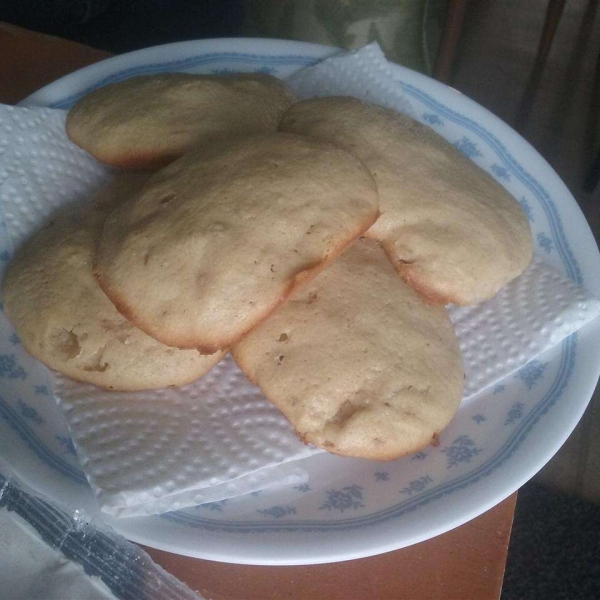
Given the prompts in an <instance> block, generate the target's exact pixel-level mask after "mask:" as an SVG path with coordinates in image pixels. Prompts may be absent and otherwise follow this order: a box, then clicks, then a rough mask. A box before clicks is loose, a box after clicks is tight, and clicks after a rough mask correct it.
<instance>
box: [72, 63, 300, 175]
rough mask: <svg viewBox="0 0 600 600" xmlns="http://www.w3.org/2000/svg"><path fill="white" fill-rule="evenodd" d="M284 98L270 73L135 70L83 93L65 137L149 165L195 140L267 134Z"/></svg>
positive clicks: (106, 159)
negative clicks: (148, 72)
mask: <svg viewBox="0 0 600 600" xmlns="http://www.w3.org/2000/svg"><path fill="white" fill-rule="evenodd" d="M292 99H293V97H292V95H291V92H289V91H288V89H287V88H286V87H285V85H284V84H283V83H282V82H281V81H280V80H279V79H276V78H275V77H271V76H270V75H262V74H237V75H225V76H223V75H190V74H188V73H161V74H157V75H143V76H141V77H133V78H131V79H127V80H126V81H122V82H119V83H114V84H111V85H107V86H105V87H102V88H99V89H97V90H94V91H93V92H90V93H89V94H87V95H86V96H84V97H83V98H82V99H81V100H79V101H78V102H77V103H76V104H75V106H73V108H72V109H71V110H70V111H69V114H68V115H67V125H66V127H67V135H68V136H69V138H70V139H71V141H73V142H74V143H75V144H77V145H78V146H80V147H81V148H83V149H84V150H87V151H88V152H89V153H90V154H91V155H92V156H94V157H95V158H97V159H98V160H99V161H101V162H103V163H106V164H109V165H114V166H116V167H121V168H127V169H147V168H156V167H160V166H164V165H166V164H168V163H169V162H171V161H173V160H175V159H177V158H179V157H180V156H182V155H183V154H185V153H186V152H188V151H189V150H191V149H192V148H194V147H196V146H198V145H200V144H205V143H211V142H214V141H215V140H218V139H222V138H226V137H243V136H248V135H252V134H256V133H263V132H268V131H275V130H276V129H277V124H278V123H279V119H280V117H281V115H282V114H283V112H284V111H285V110H286V109H287V108H288V107H289V106H290V104H291V103H292Z"/></svg>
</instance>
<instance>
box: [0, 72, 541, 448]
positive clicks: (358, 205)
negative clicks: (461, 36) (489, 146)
mask: <svg viewBox="0 0 600 600" xmlns="http://www.w3.org/2000/svg"><path fill="white" fill-rule="evenodd" d="M66 126H67V133H68V135H69V138H70V139H71V140H72V141H73V142H75V143H76V144H77V145H79V146H80V147H82V148H83V149H85V150H87V151H88V152H89V153H90V154H92V155H93V156H94V157H95V158H97V159H98V160H100V161H102V162H104V163H106V164H110V165H113V166H115V167H118V168H119V169H120V170H121V173H120V174H119V175H117V176H116V177H115V179H114V180H113V181H112V182H111V183H110V184H109V185H107V186H106V187H105V188H103V189H101V190H99V191H98V192H97V193H96V195H95V196H94V197H92V198H90V200H89V201H88V202H87V203H86V204H85V205H83V206H78V207H76V208H71V209H69V210H67V211H63V212H62V213H60V214H57V215H55V217H54V218H53V220H51V221H50V222H49V223H48V224H47V225H46V227H45V228H44V229H42V230H41V231H40V232H38V234H37V235H36V236H34V237H33V238H32V239H31V240H30V241H29V242H28V243H27V244H26V245H25V246H24V247H23V248H22V249H21V250H20V252H19V253H18V254H17V256H16V257H15V259H14V261H13V263H12V264H11V265H10V267H9V269H8V272H7V274H6V276H5V279H4V284H3V300H4V308H5V312H6V314H7V315H8V316H9V318H10V319H11V320H12V322H13V324H14V325H15V327H16V329H17V331H18V333H19V335H20V337H21V340H22V342H23V345H24V346H25V348H26V349H27V350H28V351H29V352H30V353H31V354H32V355H33V356H35V357H36V358H38V359H39V360H41V361H42V362H43V363H45V364H46V365H48V366H49V367H50V368H52V369H55V370H57V371H59V372H61V373H64V374H66V375H68V376H70V377H72V378H74V379H77V380H80V381H85V382H89V383H93V384H95V385H98V386H101V387H103V388H106V389H113V390H126V391H133V390H143V389H153V388H159V387H165V386H169V385H174V386H179V385H183V384H185V383H188V382H191V381H194V380H196V379H197V378H199V377H201V376H202V375H203V374H205V373H206V372H207V371H208V370H209V369H211V368H212V367H213V366H214V365H215V364H216V363H217V362H218V361H219V360H220V359H221V358H222V357H223V356H224V355H225V354H226V353H227V352H228V351H229V350H231V352H232V354H233V356H234V358H235V360H236V362H237V363H238V365H239V366H240V368H241V369H242V370H243V371H244V373H245V374H246V375H247V377H248V378H249V379H250V380H251V381H253V382H254V383H256V384H257V385H258V386H260V388H261V389H262V390H263V392H264V393H265V396H266V397H267V398H268V399H269V400H270V401H271V402H272V403H273V404H274V405H275V406H277V407H278V408H279V409H280V410H281V411H282V412H283V413H284V414H285V416H286V417H287V418H288V420H289V421H290V422H291V424H292V425H293V427H294V429H295V430H296V432H297V434H298V435H299V437H300V438H301V439H303V440H305V441H307V442H310V443H312V444H315V445H316V446H319V447H321V448H324V449H325V450H328V451H330V452H333V453H337V454H342V455H347V456H357V457H364V458H370V459H378V460H387V459H393V458H397V457H399V456H403V455H405V454H408V453H411V452H415V451H417V450H418V449H420V448H422V447H424V446H426V445H428V444H430V443H432V442H433V443H435V440H436V438H437V435H438V434H439V432H440V431H441V430H442V429H443V428H444V427H446V425H447V424H448V423H449V421H450V420H451V418H452V416H453V415H454V414H455V412H456V410H457V408H458V405H459V402H460V400H461V397H462V386H463V378H464V375H463V368H462V360H461V355H460V349H459V346H458V341H457V339H456V336H455V334H454V331H453V327H452V324H451V322H450V319H449V317H448V314H447V312H446V309H445V308H444V304H447V303H456V304H462V305H466V304H473V303H476V302H480V301H482V300H485V299H488V298H491V297H492V296H493V295H494V294H495V293H496V292H497V291H498V290H499V289H500V288H501V287H502V286H503V285H505V284H506V283H507V282H508V281H510V280H511V279H513V278H514V277H516V276H518V275H519V274H520V273H521V272H522V271H523V270H524V269H525V268H526V266H527V265H528V263H529V261H530V260H531V255H532V244H531V233H530V230H529V225H528V222H527V219H526V217H525V215H524V214H523V212H522V210H521V208H520V206H519V204H518V202H516V201H515V200H514V199H513V198H512V197H511V196H510V195H509V194H508V193H507V192H506V191H505V190H504V189H503V188H502V187H501V186H500V185H499V184H498V183H497V182H496V181H495V180H493V179H492V178H491V177H490V176H489V175H488V174H487V173H485V172H484V171H482V170H481V169H479V168H478V167H477V166H476V165H475V164H474V163H472V162H471V161H470V160H468V159H467V158H465V157H464V156H463V155H462V154H461V153H460V152H459V151H458V150H457V149H455V148H454V147H453V146H452V145H450V144H449V143H448V142H446V141H445V140H444V139H443V138H441V137H440V136H438V135H437V134H435V133H434V132H433V131H432V130H430V129H428V128H427V127H425V126H423V125H421V124H419V123H417V122H415V121H413V120H411V119H409V118H408V117H406V116H403V115H400V114H399V113H396V112H394V111H391V110H388V109H384V108H381V107H378V106H375V105H371V104H366V103H363V102H360V101H358V100H356V99H354V98H347V97H337V98H321V99H314V100H306V101H302V102H298V103H294V99H293V97H292V95H291V93H290V92H289V91H288V90H287V89H286V88H285V86H284V85H283V84H282V83H281V82H280V81H278V80H277V79H275V78H272V77H269V76H266V75H260V76H254V75H228V76H201V75H189V74H180V73H175V74H162V75H155V76H145V77H137V78H133V79H130V80H127V81H125V82H122V83H118V84H114V85H110V86H106V87H104V88H101V89H99V90H96V91H94V92H92V93H90V94H88V95H87V96H85V97H84V98H83V99H82V100H80V101H79V102H78V103H77V104H76V105H75V106H74V107H73V109H71V111H70V112H69V114H68V117H67V125H66Z"/></svg>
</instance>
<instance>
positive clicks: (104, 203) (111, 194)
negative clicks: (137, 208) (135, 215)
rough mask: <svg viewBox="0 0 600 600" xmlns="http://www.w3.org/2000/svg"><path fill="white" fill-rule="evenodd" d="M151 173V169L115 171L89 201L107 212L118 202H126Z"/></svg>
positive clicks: (140, 187)
mask: <svg viewBox="0 0 600 600" xmlns="http://www.w3.org/2000/svg"><path fill="white" fill-rule="evenodd" d="M152 174H153V171H123V172H121V173H117V174H116V175H115V176H114V177H113V178H112V179H111V180H110V181H109V182H108V183H106V184H105V185H103V186H101V187H100V188H99V189H98V190H96V192H95V193H94V194H92V197H91V198H90V203H91V204H94V205H96V207H98V208H99V209H100V210H104V211H105V212H106V213H107V214H108V213H109V212H110V211H111V210H112V209H114V208H116V207H117V206H118V205H119V204H122V203H123V202H126V201H127V200H129V198H131V197H132V196H134V195H135V194H137V193H138V192H139V191H140V190H141V189H142V187H143V186H144V184H145V183H146V181H148V179H149V178H150V177H151V176H152Z"/></svg>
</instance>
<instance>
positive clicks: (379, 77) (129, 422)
mask: <svg viewBox="0 0 600 600" xmlns="http://www.w3.org/2000/svg"><path fill="white" fill-rule="evenodd" d="M390 79H391V77H390V71H389V65H388V64H387V62H385V59H384V58H383V55H382V54H381V51H380V50H379V48H378V47H377V46H376V45H370V46H367V47H365V48H364V49H362V50H359V51H356V52H353V53H348V54H345V55H341V56H338V57H334V58H332V59H328V60H326V61H324V62H323V63H321V64H320V65H317V66H315V67H310V68H309V69H305V70H304V71H303V72H300V73H298V74H297V75H295V76H293V77H292V79H291V81H290V84H291V86H292V87H293V89H294V91H295V92H296V94H298V95H299V96H300V97H308V96H312V95H334V94H350V95H355V96H358V97H360V98H363V99H366V100H372V101H377V102H379V103H380V104H385V105H388V106H393V107H395V108H398V109H402V110H404V109H406V111H408V112H409V113H410V105H409V104H408V103H407V102H406V101H405V100H404V98H403V97H402V93H401V92H399V91H398V88H397V87H395V86H393V85H391V84H390ZM64 119H65V113H63V112H62V111H56V110H50V109H37V108H36V109H25V108H11V107H6V106H0V133H2V135H3V138H2V139H1V141H0V203H1V207H2V209H3V211H4V216H5V220H6V223H7V230H8V233H9V235H10V237H11V239H12V241H13V244H14V246H15V247H16V246H18V245H19V244H20V243H21V242H22V241H23V239H25V237H26V236H27V235H29V234H30V233H31V232H32V231H33V230H35V229H36V228H38V227H39V226H40V225H42V224H43V222H44V221H45V220H46V219H47V218H48V215H49V214H51V213H52V212H53V211H54V210H55V209H56V207H57V206H60V205H62V204H64V203H66V202H70V201H80V200H81V199H83V198H85V197H87V196H88V195H89V194H90V193H91V192H93V191H94V190H95V189H96V188H97V187H98V186H99V185H100V184H101V183H102V182H103V181H105V180H106V179H107V178H109V177H110V174H111V173H110V170H108V169H106V168H105V167H102V166H101V165H99V164H98V163H97V162H96V161H94V160H93V159H92V158H91V157H89V156H88V155H87V154H86V153H85V152H82V151H81V150H79V149H78V148H76V147H75V146H73V145H72V144H71V143H70V142H69V141H68V139H67V138H66V135H65V133H64ZM450 313H451V317H452V319H453V321H454V323H455V325H456V330H457V334H458V336H459V339H460V343H461V348H462V351H463V356H464V360H465V370H466V374H467V379H466V394H465V397H469V396H472V395H474V394H475V393H477V392H478V391H481V390H482V389H484V388H486V387H488V386H490V385H492V384H494V383H496V382H497V381H498V380H500V379H501V378H503V377H504V376H506V375H508V374H510V373H512V372H514V371H515V370H517V369H518V368H520V367H522V366H523V365H524V364H526V363H527V362H528V361H530V360H531V359H533V358H534V357H535V356H537V355H538V354H539V353H540V352H542V351H543V350H545V349H547V348H549V347H551V346H553V345H555V344H557V343H558V342H560V341H561V340H562V339H563V338H564V337H565V336H566V335H568V334H570V333H571V332H573V331H576V330H577V329H579V328H580V327H582V326H583V325H584V324H585V323H587V322H588V321H590V320H591V319H593V318H594V317H595V316H597V315H598V314H599V313H600V302H599V301H598V300H596V299H595V298H593V297H592V296H591V295H590V294H589V293H587V292H586V291H585V290H584V289H582V288H580V287H578V286H576V285H575V284H573V283H572V282H570V281H568V280H566V279H565V278H564V277H562V276H561V275H560V274H559V273H557V272H556V271H555V270H554V269H552V268H551V267H548V266H546V265H545V264H544V263H543V262H541V261H540V260H535V261H534V262H533V263H532V265H531V266H530V267H529V269H528V270H527V272H526V273H525V274H524V275H523V276H522V277H521V278H519V279H518V280H516V281H514V282H512V283H511V284H509V285H508V286H506V287H505V288H504V289H503V290H502V291H501V292H500V293H499V294H498V295H497V296H496V297H495V298H494V299H493V300H492V301H490V302H487V303H484V304H481V305H479V306H475V307H468V308H461V309H458V308H452V309H451V310H450ZM54 383H55V392H56V395H57V396H58V397H59V398H60V403H61V406H62V407H63V410H64V414H65V417H66V419H67V422H68V424H69V429H70V431H71V433H72V436H73V439H74V442H75V445H76V448H77V452H78V456H79V458H80V460H81V462H82V465H83V469H84V471H85V473H86V475H87V476H88V479H89V481H90V484H91V485H92V488H93V489H94V491H95V493H96V495H97V497H98V499H99V501H100V504H101V507H102V510H104V511H105V512H107V513H109V514H112V515H114V516H122V517H125V516H135V515H143V514H153V513H161V512H166V511H168V510H175V509H177V508H183V507H185V506H191V505H195V504H199V503H203V502H211V501H216V500H221V499H225V498H229V497H234V496H237V495H240V494H243V493H247V492H251V491H254V490H257V489H264V488H265V487H268V486H269V485H272V484H274V483H282V482H291V481H296V480H300V479H301V478H302V477H303V476H304V472H303V471H301V470H299V469H298V468H297V466H296V465H295V463H296V461H297V460H298V459H300V458H304V457H307V456H310V455H311V454H313V453H315V452H317V451H316V450H315V449H312V448H310V447H307V446H304V445H303V444H301V443H300V442H299V441H298V440H297V439H296V438H295V436H294V434H293V432H292V429H291V427H290V426H289V424H288V423H287V422H286V420H285V419H284V418H283V416H282V415H281V413H279V411H277V410H276V409H275V408H274V407H273V406H272V405H270V404H269V403H268V402H267V401H266V400H265V399H264V397H263V396H262V394H261V393H260V391H259V390H258V389H257V388H256V387H255V386H253V385H251V384H250V383H249V382H248V381H247V380H246V379H245V377H244V376H243V375H242V373H241V372H240V371H239V370H238V369H237V367H236V366H235V364H234V362H233V361H232V360H231V359H230V358H229V357H228V358H226V359H224V360H223V361H222V362H221V363H220V364H219V365H217V367H215V369H213V371H211V372H210V373H209V374H208V375H206V376H205V377H204V378H202V379H201V380H199V381H198V382H196V383H194V384H191V385H188V386H185V387H183V388H170V389H168V390H159V391H156V392H143V393H115V392H104V391H102V390H99V389H97V388H94V387H93V386H89V385H85V384H80V383H76V382H74V381H71V380H68V379H66V378H64V377H57V378H56V379H55V381H54Z"/></svg>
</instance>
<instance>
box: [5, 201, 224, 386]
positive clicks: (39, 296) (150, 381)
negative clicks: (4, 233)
mask: <svg viewBox="0 0 600 600" xmlns="http://www.w3.org/2000/svg"><path fill="white" fill-rule="evenodd" d="M105 198H106V195H105ZM105 218H106V211H105V209H103V208H100V207H97V206H95V205H93V204H90V205H87V206H85V207H81V208H71V209H69V210H68V212H66V213H63V214H60V215H58V216H56V217H55V218H54V219H53V220H52V221H51V222H50V223H49V224H48V225H47V226H46V227H45V228H44V229H42V230H41V231H40V232H39V233H38V234H37V235H35V236H34V237H33V239H31V240H30V241H29V242H28V243H26V244H25V245H24V247H23V248H22V249H21V250H20V251H19V252H18V253H17V256H16V257H15V259H14V261H13V262H12V263H11V265H10V266H9V268H8V271H7V273H6V276H5V278H4V281H3V285H2V299H3V301H4V311H5V313H6V314H7V316H8V318H9V319H10V320H11V321H12V323H13V325H14V327H15V329H16V330H17V333H18V334H19V337H20V338H21V341H22V343H23V346H24V347H25V349H26V350H27V351H28V352H29V353H30V354H31V355H32V356H34V357H35V358H37V359H38V360H40V361H42V362H43V363H44V364H46V365H47V366H49V367H50V368H52V369H55V370H56V371H59V372H61V373H64V374H65V375H68V376H69V377H72V378H74V379H78V380H79V381H85V382H88V383H93V384H95V385H98V386H100V387H103V388H106V389H111V390H123V391H134V390H143V389H152V388H161V387H166V386H169V385H183V384H185V383H189V382H191V381H193V380H195V379H197V378H198V377H201V376H202V375H204V373H206V372H207V371H208V370H209V369H210V368H211V367H212V366H213V365H215V364H216V363H217V362H218V361H219V360H220V359H221V358H222V356H223V353H217V354H214V355H212V356H202V355H200V353H199V352H197V351H196V350H179V349H178V348H169V347H168V346H165V345H163V344H161V343H160V342H157V341H156V340H155V339H153V338H152V337H150V336H148V335H146V334H145V333H143V332H142V331H140V330H139V329H137V328H136V327H134V326H133V325H132V324H131V323H130V322H129V321H127V320H126V319H125V318H124V317H123V316H122V315H120V314H119V312H118V311H117V309H116V308H115V307H114V305H113V304H112V302H111V301H110V300H109V299H108V298H107V297H106V295H105V294H104V292H103V291H102V290H101V289H100V287H99V286H98V283H97V281H96V280H95V279H94V276H93V274H92V261H93V258H94V254H95V251H96V245H97V243H98V238H99V237H100V233H101V231H102V225H103V223H104V220H105Z"/></svg>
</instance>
